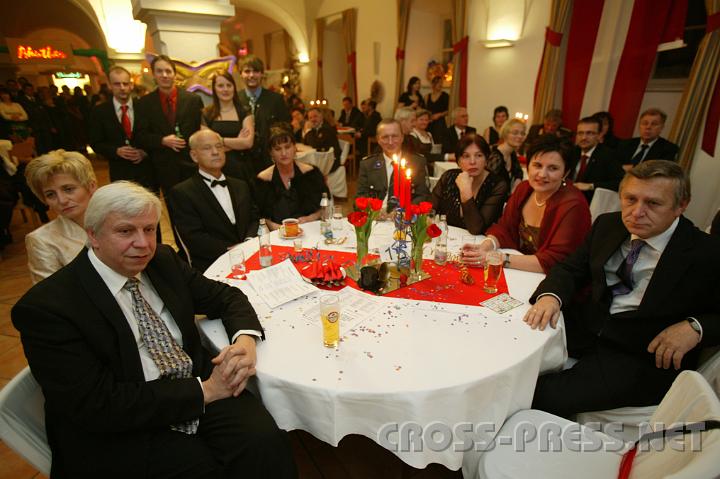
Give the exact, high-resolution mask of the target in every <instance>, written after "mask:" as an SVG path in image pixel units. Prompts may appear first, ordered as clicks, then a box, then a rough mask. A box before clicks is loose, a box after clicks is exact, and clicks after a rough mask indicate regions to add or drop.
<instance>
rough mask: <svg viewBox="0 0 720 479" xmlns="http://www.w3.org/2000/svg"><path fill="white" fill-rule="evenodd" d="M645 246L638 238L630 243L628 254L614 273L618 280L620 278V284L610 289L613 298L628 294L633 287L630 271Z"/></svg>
mask: <svg viewBox="0 0 720 479" xmlns="http://www.w3.org/2000/svg"><path fill="white" fill-rule="evenodd" d="M646 244H647V243H645V241H644V240H641V239H639V238H638V239H634V240H632V241H631V242H630V252H629V253H628V255H627V257H626V258H625V260H624V261H623V262H622V263H620V266H619V267H618V269H617V271H616V272H615V273H616V274H617V276H618V278H620V282H619V283H617V284H615V285H613V286H612V287H611V288H610V289H611V291H612V295H613V296H620V295H623V294H628V293H629V292H630V291H632V290H633V288H634V287H635V283H634V281H633V278H632V269H633V266H635V263H636V262H637V259H638V257H639V256H640V250H641V249H643V247H644V246H645V245H646Z"/></svg>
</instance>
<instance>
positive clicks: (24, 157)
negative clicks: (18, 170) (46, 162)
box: [10, 137, 35, 163]
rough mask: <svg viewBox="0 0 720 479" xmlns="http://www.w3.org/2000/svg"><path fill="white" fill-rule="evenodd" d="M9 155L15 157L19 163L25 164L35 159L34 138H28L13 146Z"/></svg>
mask: <svg viewBox="0 0 720 479" xmlns="http://www.w3.org/2000/svg"><path fill="white" fill-rule="evenodd" d="M10 155H12V156H14V157H16V158H17V159H18V160H19V161H20V162H21V163H27V162H28V161H30V160H32V159H33V158H35V138H33V137H29V138H26V139H25V140H23V141H21V142H19V143H15V144H13V147H12V150H10Z"/></svg>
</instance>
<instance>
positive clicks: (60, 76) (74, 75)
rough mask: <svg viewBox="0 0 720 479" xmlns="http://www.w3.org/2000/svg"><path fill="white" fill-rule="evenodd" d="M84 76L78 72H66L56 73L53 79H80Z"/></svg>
mask: <svg viewBox="0 0 720 479" xmlns="http://www.w3.org/2000/svg"><path fill="white" fill-rule="evenodd" d="M84 76H85V75H83V74H82V73H80V72H67V73H66V72H57V73H55V78H57V79H58V80H61V79H63V78H82V77H84Z"/></svg>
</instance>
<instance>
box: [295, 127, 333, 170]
mask: <svg viewBox="0 0 720 479" xmlns="http://www.w3.org/2000/svg"><path fill="white" fill-rule="evenodd" d="M303 143H305V144H306V145H308V146H312V147H313V148H315V149H316V150H318V151H328V150H330V148H333V154H334V155H335V161H333V165H332V168H330V171H331V172H332V171H335V170H337V169H338V167H339V166H340V153H341V151H340V142H339V141H338V136H337V130H336V129H335V128H334V127H332V126H330V125H328V124H327V123H323V124H322V125H320V128H318V129H315V128H313V129H311V130H308V131H307V133H305V137H304V138H303Z"/></svg>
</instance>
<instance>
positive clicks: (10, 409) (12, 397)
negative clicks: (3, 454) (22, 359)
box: [0, 367, 52, 475]
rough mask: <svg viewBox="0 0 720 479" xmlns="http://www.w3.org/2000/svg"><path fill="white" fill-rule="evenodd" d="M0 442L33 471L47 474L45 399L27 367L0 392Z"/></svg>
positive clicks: (47, 449) (48, 458)
mask: <svg viewBox="0 0 720 479" xmlns="http://www.w3.org/2000/svg"><path fill="white" fill-rule="evenodd" d="M0 439H2V440H3V442H4V443H5V444H7V445H8V447H9V448H10V449H12V450H13V451H15V452H16V453H18V454H19V455H20V456H22V457H23V458H24V459H25V460H26V461H27V462H29V463H30V464H32V465H33V467H35V469H37V470H38V471H40V472H42V473H43V474H45V475H49V474H50V464H51V461H52V456H51V453H50V446H49V445H48V442H47V435H46V433H45V397H44V396H43V393H42V390H41V389H40V385H39V384H38V383H37V381H35V378H34V377H33V375H32V373H31V372H30V368H29V367H26V368H25V369H23V370H22V371H20V373H18V375H17V376H15V377H14V378H13V379H12V380H11V381H10V382H9V383H8V384H7V385H6V386H5V387H4V388H3V389H2V390H1V391H0Z"/></svg>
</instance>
